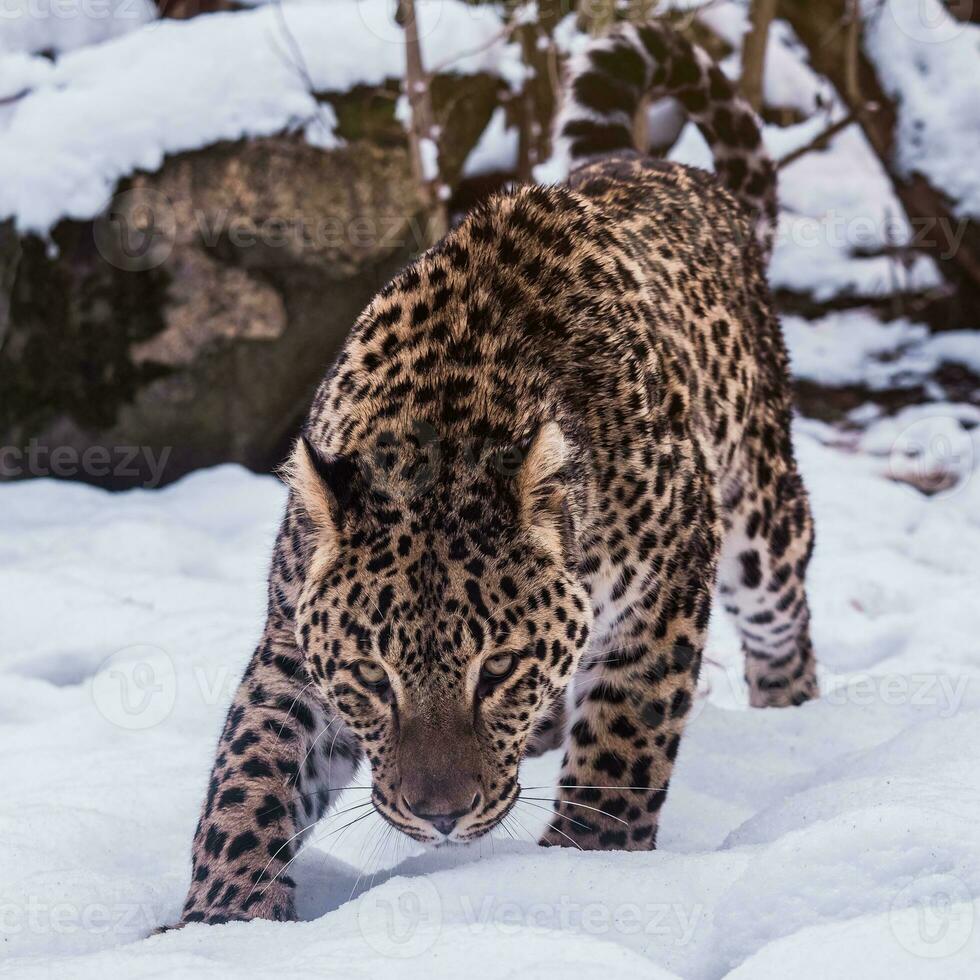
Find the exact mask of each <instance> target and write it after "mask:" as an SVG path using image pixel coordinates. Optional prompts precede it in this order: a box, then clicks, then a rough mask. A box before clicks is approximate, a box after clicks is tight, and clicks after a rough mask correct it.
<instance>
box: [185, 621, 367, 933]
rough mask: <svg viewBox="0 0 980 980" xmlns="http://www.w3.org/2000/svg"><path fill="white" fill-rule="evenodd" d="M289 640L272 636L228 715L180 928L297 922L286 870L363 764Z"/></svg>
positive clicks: (269, 634) (261, 647)
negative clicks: (235, 922)
mask: <svg viewBox="0 0 980 980" xmlns="http://www.w3.org/2000/svg"><path fill="white" fill-rule="evenodd" d="M285 637H286V634H283V633H282V632H275V631H272V630H267V632H266V635H265V637H264V639H263V641H262V642H261V643H260V644H259V647H258V649H257V650H256V652H255V655H254V656H253V658H252V660H251V662H250V663H249V665H248V668H247V669H246V671H245V676H244V677H243V679H242V682H241V684H240V685H239V688H238V691H237V693H236V695H235V699H234V702H233V703H232V706H231V708H230V709H229V712H228V717H227V720H226V721H225V727H224V730H223V731H222V734H221V738H220V740H219V743H218V754H217V759H216V760H215V763H214V769H213V771H212V774H211V780H210V783H209V786H208V794H207V798H206V800H205V802H204V807H203V810H202V813H201V818H200V821H199V822H198V825H197V831H196V833H195V835H194V844H193V866H192V872H191V885H190V891H189V893H188V896H187V901H186V903H185V904H184V908H183V912H182V914H181V919H180V923H179V924H180V925H183V924H186V923H188V922H207V923H221V922H227V921H229V920H232V919H253V918H265V919H278V920H283V919H292V918H295V909H294V902H293V892H294V888H295V885H294V882H293V880H292V878H291V877H290V876H289V874H288V873H286V870H285V869H286V866H287V864H288V863H289V861H290V860H291V859H292V857H293V856H294V855H295V854H296V852H297V851H298V849H299V847H300V844H301V842H302V840H303V838H304V836H305V835H306V833H308V832H309V830H310V828H312V826H313V825H314V824H315V823H316V822H317V821H318V820H319V819H320V818H321V817H322V816H323V814H324V813H325V812H326V811H327V809H328V808H329V806H330V805H331V803H332V802H333V799H334V797H335V796H336V795H337V793H338V791H339V790H340V789H342V788H343V787H344V786H345V785H346V784H347V783H348V782H349V781H350V778H351V776H352V774H353V772H354V770H355V769H356V767H357V764H358V762H359V761H360V749H359V748H358V746H357V745H356V743H355V742H354V740H353V738H352V736H351V735H350V733H349V732H348V731H347V730H346V729H345V728H344V727H343V725H342V722H341V721H340V719H339V718H336V717H333V718H331V717H330V716H329V715H328V713H327V711H326V707H325V705H324V704H323V702H322V701H321V700H320V698H319V696H318V695H317V694H316V693H315V692H314V688H313V685H312V684H311V682H310V679H309V677H308V675H307V673H306V670H305V668H304V666H303V663H302V659H301V657H300V653H299V651H298V650H297V649H296V647H295V645H294V644H293V643H292V642H291V641H290V640H289V639H287V638H285Z"/></svg>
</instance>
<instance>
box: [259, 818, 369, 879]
mask: <svg viewBox="0 0 980 980" xmlns="http://www.w3.org/2000/svg"><path fill="white" fill-rule="evenodd" d="M368 802H370V801H368ZM358 805H359V806H366V804H364V803H361V804H358ZM343 812H345V813H346V812H347V811H343ZM373 812H374V810H368V812H367V813H362V814H361V815H360V816H359V817H354V819H353V820H350V821H348V822H347V823H345V824H344V826H343V827H335V828H334V829H333V830H331V831H330V833H329V834H325V835H324V836H323V837H321V838H319V840H317V841H314V843H316V844H319V843H320V842H321V841H324V840H326V839H327V837H333V835H334V834H339V833H341V832H343V831H345V830H346V829H347V828H348V827H352V826H353V825H354V824H356V823H360V821H362V820H364V819H365V817H370V816H371V814H372V813H373ZM337 815H338V816H339V814H337ZM287 843H288V841H287ZM334 843H336V841H335V842H334ZM283 846H285V845H283ZM281 849H282V848H280V850H281ZM276 853H277V854H278V853H279V852H278V851H276ZM299 855H300V852H299V851H297V852H296V853H295V854H294V855H293V856H292V857H291V858H290V859H289V860H288V861H287V862H286V863H285V864H284V865H283V866H282V867H281V868H280V869H279V870H278V871H277V872H276V873H275V874H274V875H273V876H272V879H271V880H270V881H269V883H268V884H267V885H266V886H265V887H266V889H267V888H268V887H269V885H271V884H272V883H273V882H274V881H275V880H276V878H278V877H279V875H281V874H283V873H284V872H285V871H286V869H287V868H288V867H289V866H290V865H291V864H292V863H293V861H295V860H296V858H298V857H299ZM270 863H271V862H270ZM266 867H267V868H268V865H266Z"/></svg>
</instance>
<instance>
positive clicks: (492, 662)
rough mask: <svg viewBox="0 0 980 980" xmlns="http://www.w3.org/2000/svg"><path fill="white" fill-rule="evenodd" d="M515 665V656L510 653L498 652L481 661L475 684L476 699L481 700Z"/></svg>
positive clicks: (508, 674)
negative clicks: (478, 675) (477, 679)
mask: <svg viewBox="0 0 980 980" xmlns="http://www.w3.org/2000/svg"><path fill="white" fill-rule="evenodd" d="M516 666H517V657H515V656H514V654H512V653H498V654H497V655H496V656H495V657H490V658H489V659H488V660H485V661H484V662H483V666H482V667H481V668H480V679H479V681H477V685H476V699H477V701H482V700H483V698H485V697H486V696H487V695H488V694H489V693H490V692H491V691H492V690H493V689H494V688H495V687H496V686H497V685H498V684H501V683H502V682H503V681H505V680H507V678H508V677H510V675H511V674H512V673H513V672H514V668H515V667H516Z"/></svg>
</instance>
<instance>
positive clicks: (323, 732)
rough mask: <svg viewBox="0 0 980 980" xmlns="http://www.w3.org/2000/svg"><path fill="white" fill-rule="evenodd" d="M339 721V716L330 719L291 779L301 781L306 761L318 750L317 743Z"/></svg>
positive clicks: (311, 744)
mask: <svg viewBox="0 0 980 980" xmlns="http://www.w3.org/2000/svg"><path fill="white" fill-rule="evenodd" d="M338 721H340V716H339V715H337V716H336V717H335V718H331V719H330V723H329V724H328V725H327V726H326V727H325V728H323V730H322V731H321V732H320V734H319V735H317V737H316V738H315V739H313V741H312V742H311V743H310V747H309V748H308V749H307V750H306V755H304V756H303V759H302V761H301V762H300V764H299V765H298V766H297V767H296V775H295V776H290V779H299V775H300V773H301V772H302V771H303V766H304V764H305V763H306V760H307V759H308V758H309V757H310V753H311V752H312V751H313V750H314V749H315V748H316V743H317V742H319V741H320V739H321V738H323V736H324V735H326V734H327V732H329V731H330V729H331V728H333V726H334V725H335V724H337V722H338ZM327 771H328V772H329V771H330V770H329V767H328V769H327ZM286 782H287V783H288V782H289V780H288V779H287V780H286Z"/></svg>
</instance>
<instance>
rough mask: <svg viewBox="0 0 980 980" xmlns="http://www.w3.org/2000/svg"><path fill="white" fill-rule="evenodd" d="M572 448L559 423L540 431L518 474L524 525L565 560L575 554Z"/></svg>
mask: <svg viewBox="0 0 980 980" xmlns="http://www.w3.org/2000/svg"><path fill="white" fill-rule="evenodd" d="M569 461H570V449H569V445H568V442H567V441H566V439H565V435H564V433H563V432H562V430H561V427H560V426H559V425H558V423H557V422H546V423H545V424H544V425H542V426H541V428H540V429H538V431H537V434H536V435H535V437H534V439H533V441H532V442H531V448H530V449H529V450H528V453H527V456H526V458H525V459H524V462H523V463H522V464H521V468H520V470H519V471H518V474H517V500H518V507H519V510H520V519H521V523H522V524H523V525H524V526H525V527H526V528H527V529H528V530H529V531H530V532H531V534H532V536H533V537H534V538H535V539H536V540H537V542H538V543H539V544H540V545H541V546H542V547H543V548H545V549H546V550H547V551H550V552H552V554H554V555H556V556H557V557H558V558H559V559H560V560H562V561H569V560H571V557H572V554H573V552H574V544H575V542H574V527H573V522H572V515H571V508H570V506H569V496H568V486H567V483H566V480H565V478H566V472H565V470H566V467H567V466H568V464H569Z"/></svg>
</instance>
